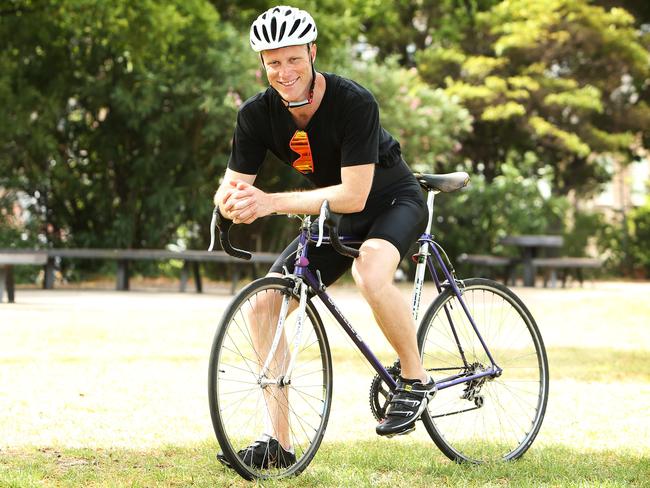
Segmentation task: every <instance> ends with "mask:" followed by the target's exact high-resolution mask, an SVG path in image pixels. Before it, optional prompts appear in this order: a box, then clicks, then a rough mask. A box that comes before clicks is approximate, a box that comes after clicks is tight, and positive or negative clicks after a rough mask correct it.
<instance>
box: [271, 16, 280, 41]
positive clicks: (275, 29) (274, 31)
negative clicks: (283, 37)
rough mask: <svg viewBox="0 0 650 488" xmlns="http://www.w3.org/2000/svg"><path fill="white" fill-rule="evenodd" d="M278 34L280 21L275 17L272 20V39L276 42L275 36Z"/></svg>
mask: <svg viewBox="0 0 650 488" xmlns="http://www.w3.org/2000/svg"><path fill="white" fill-rule="evenodd" d="M277 32H278V21H277V20H275V17H273V18H272V19H271V39H273V40H275V39H276V37H275V34H277Z"/></svg>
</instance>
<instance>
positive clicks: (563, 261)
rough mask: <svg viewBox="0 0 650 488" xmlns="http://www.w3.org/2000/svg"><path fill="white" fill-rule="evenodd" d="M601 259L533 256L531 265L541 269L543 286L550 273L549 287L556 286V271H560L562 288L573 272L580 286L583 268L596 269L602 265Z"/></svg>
mask: <svg viewBox="0 0 650 488" xmlns="http://www.w3.org/2000/svg"><path fill="white" fill-rule="evenodd" d="M602 264H603V263H602V261H601V260H600V259H597V258H580V257H554V258H534V259H533V260H532V265H533V267H534V268H535V269H541V270H542V276H543V277H544V287H546V285H547V283H548V278H549V275H550V280H551V288H555V287H556V286H557V277H558V271H560V272H561V279H562V288H564V287H566V280H567V276H568V274H569V273H571V274H575V277H576V278H578V281H579V282H580V286H582V285H583V281H584V280H583V276H582V270H583V269H598V268H600V267H601V266H602Z"/></svg>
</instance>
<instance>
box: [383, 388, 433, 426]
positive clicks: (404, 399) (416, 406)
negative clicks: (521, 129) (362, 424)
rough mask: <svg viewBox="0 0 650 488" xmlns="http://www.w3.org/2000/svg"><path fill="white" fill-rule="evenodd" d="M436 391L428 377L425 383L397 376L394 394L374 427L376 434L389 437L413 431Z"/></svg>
mask: <svg viewBox="0 0 650 488" xmlns="http://www.w3.org/2000/svg"><path fill="white" fill-rule="evenodd" d="M436 391H437V388H436V384H435V382H434V381H433V379H432V378H429V382H428V383H427V384H422V382H421V381H419V380H405V379H404V378H402V377H401V376H399V377H398V378H397V388H396V389H395V394H394V395H393V398H392V399H391V400H390V403H389V405H388V408H387V409H386V418H384V419H383V420H382V421H381V422H379V424H377V427H376V428H375V431H376V432H377V434H379V435H385V436H388V437H391V436H394V435H403V434H408V433H410V432H413V430H415V422H416V421H417V420H418V419H419V418H420V415H422V412H424V410H425V409H426V408H427V403H428V402H429V400H431V399H432V398H433V396H434V395H435V394H436Z"/></svg>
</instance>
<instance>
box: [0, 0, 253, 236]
mask: <svg viewBox="0 0 650 488" xmlns="http://www.w3.org/2000/svg"><path fill="white" fill-rule="evenodd" d="M12 5H13V6H15V8H14V9H13V10H12V9H5V10H4V13H3V14H2V16H0V43H1V44H2V46H3V50H2V52H0V106H2V107H4V117H2V119H1V121H0V148H1V152H0V187H5V188H7V189H10V190H11V191H13V192H24V193H26V194H28V195H31V196H32V197H33V205H32V206H31V208H30V210H31V211H32V212H33V213H34V214H35V215H36V216H40V218H42V220H43V226H42V229H41V230H42V232H43V233H44V235H46V236H47V240H48V241H49V242H52V243H54V244H56V245H61V244H67V245H78V246H95V247H111V246H116V247H134V248H137V247H145V246H147V247H162V246H164V245H166V244H167V243H169V242H170V240H171V239H172V238H173V237H174V235H175V234H176V232H177V230H178V229H179V228H181V227H183V226H186V227H188V226H189V228H190V229H193V227H194V226H193V224H194V223H195V222H197V221H198V222H202V221H204V220H206V216H207V215H209V214H210V200H211V195H212V193H213V192H214V189H215V187H216V184H217V176H218V175H220V174H221V173H222V172H223V169H224V167H225V163H226V161H227V155H228V151H229V144H230V138H231V134H232V127H233V125H234V119H235V112H236V109H237V104H238V103H239V99H240V98H241V96H243V95H240V94H239V93H240V92H242V91H243V92H248V93H252V92H253V91H254V90H255V88H254V85H255V77H254V76H253V74H252V72H253V70H254V69H255V66H256V65H255V60H254V59H253V58H250V57H249V56H247V54H248V52H247V47H246V45H245V43H244V42H242V39H241V36H239V35H238V34H237V33H236V32H235V31H234V30H233V29H232V28H231V27H230V26H229V25H228V24H227V23H225V22H223V21H222V20H221V19H220V18H219V15H218V14H217V12H216V11H215V10H214V8H213V7H212V6H211V5H209V4H208V3H206V2H204V1H202V0H189V1H188V0H183V1H181V0H178V1H171V2H163V3H161V2H157V1H153V0H143V1H141V2H135V3H133V2H129V1H126V0H116V1H114V2H104V1H102V0H65V1H58V0H40V1H38V0H33V1H25V2H13V4H12ZM244 53H246V55H244ZM206 232H207V229H206Z"/></svg>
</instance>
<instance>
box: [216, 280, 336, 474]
mask: <svg viewBox="0 0 650 488" xmlns="http://www.w3.org/2000/svg"><path fill="white" fill-rule="evenodd" d="M283 301H286V302H287V304H288V306H289V311H290V310H292V309H294V308H296V306H297V304H298V297H296V296H295V295H294V293H293V282H292V281H291V280H288V279H284V278H270V277H267V278H262V279H260V280H257V281H254V282H253V283H251V284H250V285H248V286H247V287H246V288H244V289H243V290H242V291H241V292H240V293H239V294H238V295H237V296H236V297H235V298H234V299H233V301H232V302H231V303H230V305H229V306H228V308H227V309H226V312H225V313H224V315H223V317H222V319H221V323H220V324H219V326H218V328H217V331H216V334H215V338H214V342H213V345H212V352H211V355H210V369H209V385H208V390H209V399H210V414H211V417H212V424H213V426H214V431H215V434H216V436H217V440H218V441H219V444H220V446H221V449H222V451H223V458H225V460H226V461H227V462H228V463H229V464H230V466H231V467H232V468H234V469H235V470H236V471H237V472H238V473H239V474H240V475H241V476H243V477H244V478H246V479H255V478H261V479H264V478H280V477H284V476H290V475H296V474H298V473H300V472H301V471H302V470H304V469H305V468H306V467H307V465H308V464H309V463H310V462H311V460H312V459H313V457H314V455H315V454H316V451H317V450H318V447H319V445H320V442H321V440H322V438H323V435H324V433H325V427H326V426H327V420H328V417H329V413H330V406H331V401H332V362H331V356H330V350H329V345H328V343H327V337H326V335H325V330H324V327H323V323H322V321H321V319H320V317H319V315H318V313H317V311H316V308H315V307H314V305H313V304H312V302H311V301H307V306H306V314H305V320H304V322H303V327H302V329H303V330H302V335H301V339H300V340H299V342H297V341H298V339H297V336H298V331H297V327H296V326H297V315H298V312H297V311H295V312H293V313H288V314H287V316H286V318H285V321H284V333H283V336H280V340H279V343H278V346H277V349H276V354H275V356H274V357H273V358H271V360H270V361H269V362H268V372H267V374H266V375H264V377H261V376H260V371H261V369H262V366H263V365H264V364H265V363H266V362H267V361H266V360H267V356H268V354H267V352H268V350H269V349H270V345H271V343H272V340H273V337H274V334H275V331H276V326H277V323H278V316H279V313H280V310H281V309H282V302H283ZM295 351H297V352H298V354H297V356H296V360H295V361H296V362H295V365H294V367H293V372H292V375H291V379H290V381H289V382H288V384H287V382H286V378H285V376H284V375H285V373H286V372H287V369H288V367H289V364H290V362H291V359H292V355H295ZM264 434H266V435H270V436H272V437H274V438H276V439H278V440H279V441H280V443H281V444H282V445H283V446H284V447H286V449H287V450H289V451H290V452H291V451H293V452H294V453H295V458H296V461H295V463H293V464H291V465H289V466H285V465H281V464H285V463H277V462H274V461H273V460H272V458H273V457H274V455H273V454H271V455H269V456H270V457H269V458H268V459H269V461H268V462H266V463H265V464H266V465H265V466H251V465H249V464H247V463H246V462H244V461H243V459H242V457H241V456H239V455H238V454H237V453H238V452H239V451H241V450H245V449H246V448H247V447H248V446H249V445H251V444H253V443H254V442H255V441H256V440H257V439H260V437H262V436H263V435H264Z"/></svg>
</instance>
